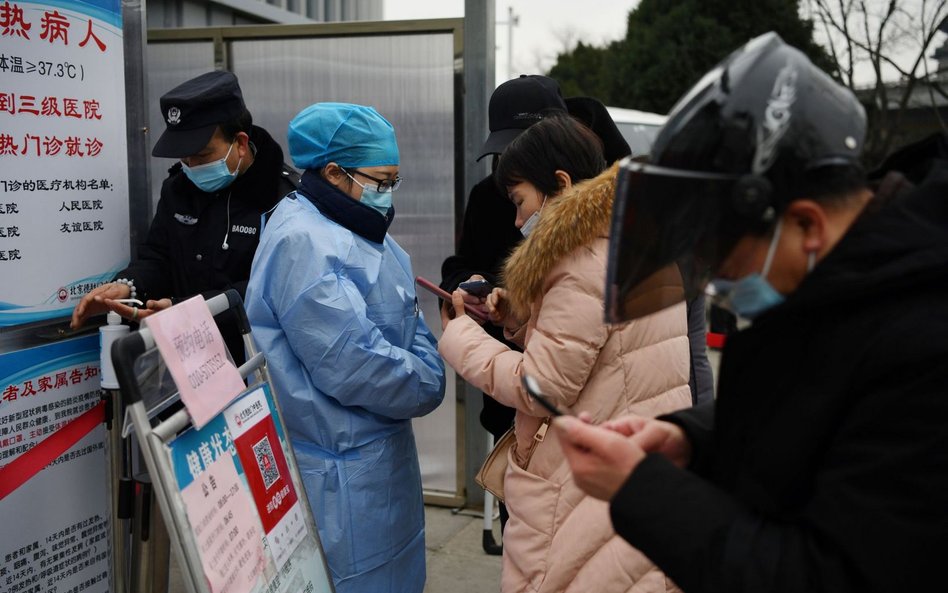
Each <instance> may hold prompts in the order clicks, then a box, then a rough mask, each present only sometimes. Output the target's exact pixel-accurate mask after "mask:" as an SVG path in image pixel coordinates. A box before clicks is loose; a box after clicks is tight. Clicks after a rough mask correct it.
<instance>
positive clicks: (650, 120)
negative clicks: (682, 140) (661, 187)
mask: <svg viewBox="0 0 948 593" xmlns="http://www.w3.org/2000/svg"><path fill="white" fill-rule="evenodd" d="M606 109H607V110H608V111H609V116H610V117H611V118H612V121H614V122H616V126H618V128H619V131H620V132H621V133H622V136H623V137H624V138H625V141H626V142H628V143H629V148H631V149H632V156H641V155H645V154H648V153H649V152H650V151H651V149H652V142H654V141H655V136H657V135H658V131H659V130H660V129H661V127H662V126H663V125H665V121H666V120H667V119H668V117H666V116H664V115H660V114H658V113H649V112H648V111H638V110H636V109H623V108H621V107H606Z"/></svg>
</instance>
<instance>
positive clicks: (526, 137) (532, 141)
mask: <svg viewBox="0 0 948 593" xmlns="http://www.w3.org/2000/svg"><path fill="white" fill-rule="evenodd" d="M602 150H603V149H602V140H600V139H599V137H598V136H596V134H595V133H593V131H592V130H590V129H589V128H587V127H586V126H585V125H583V123H582V122H580V121H579V120H578V119H576V118H574V117H570V116H568V115H565V114H563V115H560V114H552V115H548V116H546V117H545V118H543V119H542V120H540V121H539V122H537V123H535V124H533V125H532V126H530V127H529V128H527V129H526V130H524V131H523V133H522V134H520V135H519V136H517V137H516V138H515V139H514V141H513V142H511V143H510V144H509V145H508V146H507V149H506V150H504V152H503V154H501V155H500V162H499V163H497V169H496V170H495V171H494V181H495V182H496V183H497V185H498V187H500V189H501V191H502V192H504V193H506V188H507V187H509V186H511V185H516V184H517V183H520V182H522V181H526V182H529V183H531V184H532V185H533V186H535V187H536V188H537V189H538V190H540V192H542V193H543V194H545V195H548V196H552V195H554V194H557V193H559V191H560V185H559V181H558V180H557V178H556V171H557V170H561V171H565V172H566V173H567V174H568V175H569V176H570V179H572V181H573V183H577V182H579V181H582V180H584V179H591V178H593V177H595V176H596V175H599V174H600V173H602V171H603V170H604V169H605V168H606V160H605V158H604V157H603V155H602Z"/></svg>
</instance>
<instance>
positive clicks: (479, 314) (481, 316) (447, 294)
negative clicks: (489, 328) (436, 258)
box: [415, 276, 487, 321]
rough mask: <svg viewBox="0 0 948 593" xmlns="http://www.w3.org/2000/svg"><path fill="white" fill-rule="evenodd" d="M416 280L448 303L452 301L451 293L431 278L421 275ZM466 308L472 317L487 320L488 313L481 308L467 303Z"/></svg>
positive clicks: (419, 284)
mask: <svg viewBox="0 0 948 593" xmlns="http://www.w3.org/2000/svg"><path fill="white" fill-rule="evenodd" d="M415 282H416V283H417V284H418V286H420V287H422V288H424V289H425V290H427V291H429V292H432V293H434V294H435V295H436V296H437V297H438V298H440V299H442V300H444V301H446V302H448V303H451V302H452V301H451V293H450V292H448V291H446V290H444V289H443V288H441V287H440V286H438V285H437V284H435V283H434V282H432V281H431V280H428V279H427V278H422V277H421V276H415ZM464 310H465V311H467V313H468V315H470V316H471V317H474V318H475V319H478V320H480V321H487V314H486V313H483V312H481V311H480V310H478V309H475V308H474V307H473V306H471V305H468V304H467V303H465V304H464Z"/></svg>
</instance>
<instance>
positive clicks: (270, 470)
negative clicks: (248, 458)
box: [253, 437, 280, 490]
mask: <svg viewBox="0 0 948 593" xmlns="http://www.w3.org/2000/svg"><path fill="white" fill-rule="evenodd" d="M253 454H254V456H255V457H256V458H257V467H259V468H260V475H262V476H263V486H264V488H266V489H267V490H269V489H270V486H273V483H274V482H276V481H277V480H279V479H280V470H278V469H277V464H276V457H274V456H273V449H271V448H270V439H269V438H267V437H263V438H262V439H260V441H259V442H258V443H257V444H256V445H254V446H253Z"/></svg>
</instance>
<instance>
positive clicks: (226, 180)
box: [72, 70, 298, 358]
mask: <svg viewBox="0 0 948 593" xmlns="http://www.w3.org/2000/svg"><path fill="white" fill-rule="evenodd" d="M160 105H161V114H162V116H163V117H164V120H165V125H166V128H165V131H164V132H163V133H162V135H161V137H160V138H158V142H156V143H155V146H154V149H153V150H152V155H154V156H158V157H168V158H174V159H178V162H176V163H175V164H174V165H173V166H172V167H171V168H170V169H169V170H168V177H167V179H165V181H164V183H163V184H162V186H161V199H160V200H159V202H158V208H157V211H156V212H155V217H154V219H153V220H152V223H151V227H150V229H149V231H148V236H147V238H146V239H145V241H144V243H143V244H142V245H141V246H140V247H139V250H138V258H137V259H136V260H134V261H132V262H131V263H130V264H129V266H128V267H127V268H126V269H124V270H122V271H121V272H119V273H118V274H117V275H116V280H114V281H112V282H110V283H107V284H104V285H102V286H99V287H97V288H96V289H94V290H92V291H91V292H89V293H88V294H86V295H85V296H84V297H83V298H82V300H81V301H79V304H78V305H76V308H75V310H74V311H73V315H72V326H73V327H74V328H76V327H79V326H81V325H82V324H83V323H84V322H85V320H86V318H88V317H89V316H91V315H96V314H100V313H104V312H105V311H106V310H108V309H111V310H114V311H116V312H118V313H119V314H120V315H122V316H123V317H125V318H127V319H131V320H133V321H137V320H140V319H142V318H144V317H147V316H148V315H150V314H152V313H153V312H155V311H157V310H160V309H163V308H165V307H168V306H170V305H171V304H172V303H173V302H174V301H175V300H177V299H184V298H187V297H191V296H194V295H197V294H203V295H204V296H205V297H206V298H209V297H211V296H213V295H215V294H218V293H220V292H222V291H224V290H227V289H229V288H235V289H237V291H238V292H239V293H240V294H241V296H243V294H244V292H245V290H246V286H247V279H248V278H249V277H250V264H251V262H252V261H253V255H254V252H255V250H256V248H257V242H258V238H259V235H260V216H261V214H262V213H264V212H266V211H268V210H270V209H271V208H273V206H274V205H276V203H277V202H278V201H279V200H280V198H282V197H283V196H284V195H286V194H287V193H289V192H291V191H293V190H294V189H296V180H297V179H298V177H297V176H296V173H295V172H294V171H293V170H292V169H291V168H289V167H288V166H286V165H285V164H284V163H283V151H282V149H281V148H280V146H279V145H278V144H277V143H276V141H274V140H273V138H272V137H271V136H270V134H268V133H267V131H266V130H264V129H263V128H261V127H259V126H255V125H253V123H252V117H251V115H250V112H249V111H248V110H247V107H246V106H245V105H244V99H243V95H242V93H241V90H240V86H239V84H238V82H237V77H236V76H234V75H233V74H232V73H230V72H225V71H220V70H218V71H214V72H208V73H206V74H202V75H200V76H198V77H196V78H193V79H191V80H188V81H187V82H184V83H183V84H181V85H179V86H177V87H175V88H174V89H172V90H170V91H168V92H167V93H165V94H164V95H163V96H162V97H161V100H160ZM127 298H137V299H139V300H141V301H144V302H145V308H144V309H137V308H134V307H129V306H127V305H125V304H122V303H117V302H115V301H114V299H127ZM228 342H229V344H230V345H231V346H232V348H231V354H232V355H233V356H234V357H235V358H242V357H243V348H242V346H240V341H239V340H236V341H235V340H228ZM235 350H236V351H235Z"/></svg>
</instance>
